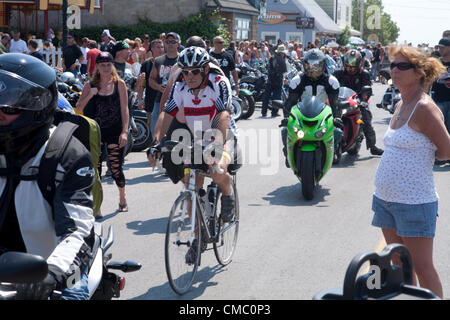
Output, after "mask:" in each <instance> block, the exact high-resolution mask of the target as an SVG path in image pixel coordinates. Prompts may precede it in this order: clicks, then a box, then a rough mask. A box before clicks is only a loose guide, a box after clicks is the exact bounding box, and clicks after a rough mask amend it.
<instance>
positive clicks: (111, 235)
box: [101, 225, 114, 252]
mask: <svg viewBox="0 0 450 320" xmlns="http://www.w3.org/2000/svg"><path fill="white" fill-rule="evenodd" d="M113 243H114V229H113V226H112V225H111V226H109V229H108V237H107V238H106V239H103V241H102V244H101V248H102V250H103V252H106V251H107V250H108V249H109V248H110V247H111V246H112V244H113Z"/></svg>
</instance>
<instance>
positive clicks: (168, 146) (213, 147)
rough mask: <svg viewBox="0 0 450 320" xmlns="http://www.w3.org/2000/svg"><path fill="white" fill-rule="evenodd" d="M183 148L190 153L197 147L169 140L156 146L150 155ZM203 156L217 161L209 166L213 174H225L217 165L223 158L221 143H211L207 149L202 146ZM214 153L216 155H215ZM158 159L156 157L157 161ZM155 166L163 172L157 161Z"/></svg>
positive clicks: (151, 149) (152, 148)
mask: <svg viewBox="0 0 450 320" xmlns="http://www.w3.org/2000/svg"><path fill="white" fill-rule="evenodd" d="M177 146H179V147H181V148H182V149H187V150H189V151H192V150H194V149H195V148H196V146H195V145H187V144H185V143H183V142H180V141H175V140H167V141H164V142H162V143H160V144H159V145H156V146H154V147H151V148H150V153H152V154H153V155H154V156H155V155H157V154H158V153H169V152H172V150H173V149H174V148H175V147H177ZM202 149H203V151H202V154H203V157H204V158H207V159H210V158H211V157H212V158H214V159H215V160H216V161H215V162H214V163H213V164H209V163H208V165H210V166H211V168H212V170H213V172H217V173H219V174H224V173H225V170H223V169H222V168H221V167H220V166H218V165H217V162H219V161H220V159H221V158H222V154H223V145H222V144H220V143H214V142H213V143H210V144H209V145H207V146H206V147H203V146H202ZM216 151H218V154H219V155H217V154H216ZM213 153H214V155H213ZM157 158H158V157H155V160H156V159H157ZM155 164H156V166H157V168H158V170H161V168H160V166H161V165H160V164H159V162H158V161H155Z"/></svg>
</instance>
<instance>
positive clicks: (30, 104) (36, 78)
mask: <svg viewBox="0 0 450 320" xmlns="http://www.w3.org/2000/svg"><path fill="white" fill-rule="evenodd" d="M57 103H58V92H57V89H56V75H55V71H54V70H53V69H52V68H51V67H49V66H48V65H47V64H45V63H44V62H43V61H41V60H39V59H37V58H34V57H32V56H30V55H26V54H22V53H6V54H2V55H0V109H1V110H2V111H3V112H4V113H5V114H20V116H19V117H18V118H17V119H16V120H15V121H13V122H12V123H11V124H10V125H7V126H0V154H15V153H17V152H18V151H20V150H22V149H23V148H24V147H25V146H27V145H31V144H33V143H34V142H36V141H37V140H38V139H40V138H41V137H42V136H43V135H48V132H49V128H50V126H51V124H52V122H53V114H54V111H55V109H56V106H57Z"/></svg>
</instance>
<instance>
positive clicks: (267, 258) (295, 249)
mask: <svg viewBox="0 0 450 320" xmlns="http://www.w3.org/2000/svg"><path fill="white" fill-rule="evenodd" d="M384 90H385V87H384V86H381V85H378V84H376V85H375V86H374V93H375V96H374V97H373V98H372V101H371V110H372V112H373V114H374V120H373V124H374V127H375V130H376V132H377V138H378V145H379V146H380V147H383V143H382V137H383V135H384V133H385V131H386V128H387V125H388V121H389V119H390V114H389V113H387V112H386V111H384V110H381V109H377V108H376V107H375V103H377V102H379V100H380V99H381V95H382V93H383V92H384ZM279 122H280V118H274V119H273V118H261V117H260V109H257V111H256V112H255V115H254V116H253V117H252V119H251V120H246V121H239V122H238V126H239V128H240V129H241V131H242V132H244V135H245V136H249V135H251V134H253V133H255V132H256V133H258V135H257V139H258V140H257V142H255V141H253V142H252V143H247V145H248V147H247V149H248V150H252V148H254V149H253V150H254V151H253V153H250V152H249V151H246V153H244V154H247V160H248V161H247V162H250V161H251V164H245V165H244V167H243V168H242V169H241V170H240V171H239V174H238V190H239V197H240V203H241V207H240V210H241V224H240V232H239V240H238V248H237V251H236V254H235V257H234V260H233V262H232V263H231V264H230V265H229V266H227V267H225V268H221V267H219V265H218V263H217V262H216V260H215V257H214V254H213V252H212V251H208V252H206V253H205V254H204V255H203V256H202V266H201V267H200V269H199V272H198V274H197V278H196V279H197V280H196V282H195V283H194V286H193V288H192V289H191V291H190V292H188V293H187V294H185V295H184V296H182V297H181V298H182V299H188V300H190V299H217V300H224V299H246V300H247V299H248V300H253V299H258V300H259V299H274V300H278V299H288V300H290V299H311V298H312V297H313V295H314V294H316V293H318V292H320V291H322V290H324V289H328V288H334V287H339V286H342V282H343V279H344V275H345V271H346V268H347V266H348V264H349V262H350V260H351V259H352V258H353V256H355V255H356V254H357V253H359V252H362V251H375V250H376V249H377V248H379V247H380V246H381V247H382V243H381V244H380V240H381V239H382V238H381V231H380V230H379V229H376V228H374V227H372V226H371V225H370V223H371V219H372V211H371V199H372V194H373V192H374V185H373V181H374V177H375V171H376V168H377V165H378V163H379V161H380V157H376V156H371V155H370V153H369V152H368V151H367V150H365V148H364V147H363V148H362V150H361V152H360V155H359V156H358V157H356V158H354V157H350V156H348V155H344V156H343V158H342V161H341V163H340V164H339V165H338V166H334V167H333V168H332V169H331V170H330V171H329V172H328V174H327V175H326V177H325V178H324V179H323V181H322V182H321V184H320V186H319V188H318V191H317V194H316V196H315V198H314V200H313V201H310V202H306V201H304V200H303V198H302V196H301V186H300V183H299V182H298V180H297V178H296V177H295V176H294V174H293V173H292V172H291V171H290V169H287V168H286V167H285V165H284V158H283V156H282V152H281V138H280V135H279V129H278V124H279ZM268 129H271V130H272V131H271V130H268ZM364 143H365V142H364ZM252 157H253V158H252ZM125 176H126V179H127V187H126V190H127V195H128V204H129V208H130V211H129V212H127V213H117V211H116V209H117V207H118V191H117V188H116V187H115V185H114V184H113V182H112V181H111V180H105V181H104V183H103V186H104V193H105V201H104V204H103V209H102V210H103V213H104V215H105V218H104V227H105V229H106V227H108V226H109V225H113V226H114V230H115V243H114V245H113V247H112V250H111V251H112V253H113V260H127V259H132V260H137V261H139V262H141V263H142V265H143V267H142V269H141V271H139V272H137V273H132V274H129V275H127V276H126V279H127V286H126V288H125V291H123V292H122V297H121V299H180V297H178V296H177V295H176V294H175V293H174V292H173V291H172V290H171V288H170V286H169V284H168V281H167V277H166V274H165V267H164V236H165V228H166V223H167V216H168V214H169V211H170V207H171V205H172V203H173V201H174V199H175V198H176V196H177V195H178V193H179V191H180V188H181V186H180V185H173V184H172V183H171V182H170V181H169V179H168V178H166V177H164V176H162V175H160V174H159V173H157V172H152V170H151V169H150V168H149V167H148V164H147V161H146V157H145V153H144V152H141V153H133V154H131V155H129V156H128V158H127V160H126V164H125ZM435 181H436V185H437V188H438V192H439V195H440V198H441V200H440V203H439V212H440V217H439V219H438V227H437V235H436V238H435V252H434V257H435V263H436V267H437V269H438V271H439V273H440V276H441V280H442V283H443V286H444V294H445V293H447V295H449V294H450V272H449V269H448V265H449V264H450V255H449V254H448V243H450V233H449V232H447V230H449V229H450V217H449V215H448V213H449V212H450V201H448V199H450V187H449V186H450V166H448V165H447V166H442V167H435Z"/></svg>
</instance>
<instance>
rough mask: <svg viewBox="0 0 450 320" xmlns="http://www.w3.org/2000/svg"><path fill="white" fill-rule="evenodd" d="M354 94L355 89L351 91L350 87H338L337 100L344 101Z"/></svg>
mask: <svg viewBox="0 0 450 320" xmlns="http://www.w3.org/2000/svg"><path fill="white" fill-rule="evenodd" d="M354 94H355V91H353V90H352V89H350V88H347V87H340V88H339V101H345V100H347V99H348V98H349V97H351V96H352V95H354Z"/></svg>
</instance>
